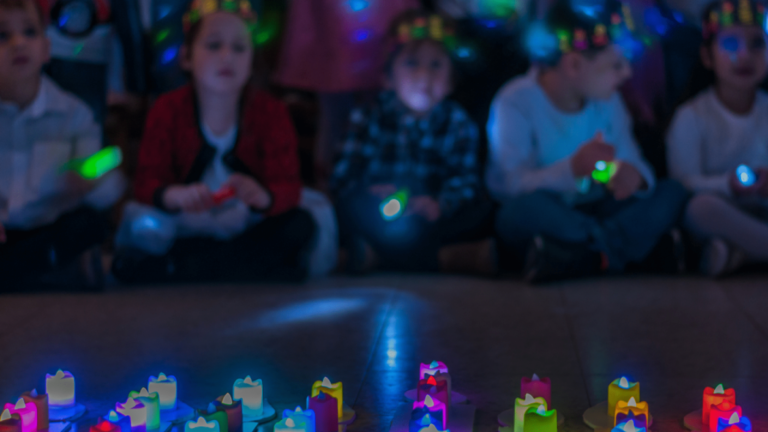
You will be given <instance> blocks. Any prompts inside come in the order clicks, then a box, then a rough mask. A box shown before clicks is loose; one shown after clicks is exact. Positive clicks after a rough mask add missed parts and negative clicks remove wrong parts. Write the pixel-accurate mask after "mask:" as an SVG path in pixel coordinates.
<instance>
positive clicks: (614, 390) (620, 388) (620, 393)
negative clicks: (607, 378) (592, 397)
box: [608, 377, 640, 418]
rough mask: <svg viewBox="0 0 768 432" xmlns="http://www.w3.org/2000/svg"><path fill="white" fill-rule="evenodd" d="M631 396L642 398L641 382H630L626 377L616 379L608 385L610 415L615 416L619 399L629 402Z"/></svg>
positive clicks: (637, 399)
mask: <svg viewBox="0 0 768 432" xmlns="http://www.w3.org/2000/svg"><path fill="white" fill-rule="evenodd" d="M631 398H635V400H636V401H639V400H640V383H639V382H629V380H628V379H627V378H625V377H621V378H619V379H616V380H614V381H613V382H612V383H611V385H609V386H608V416H609V417H611V418H613V417H614V415H615V414H616V404H617V403H619V401H624V402H629V400H630V399H631Z"/></svg>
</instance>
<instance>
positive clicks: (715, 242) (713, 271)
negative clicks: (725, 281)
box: [701, 238, 747, 278]
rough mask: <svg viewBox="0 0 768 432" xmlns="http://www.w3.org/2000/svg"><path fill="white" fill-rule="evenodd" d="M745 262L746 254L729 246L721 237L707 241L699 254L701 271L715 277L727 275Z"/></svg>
mask: <svg viewBox="0 0 768 432" xmlns="http://www.w3.org/2000/svg"><path fill="white" fill-rule="evenodd" d="M746 262H747V257H746V254H745V253H744V252H743V251H741V250H740V249H738V248H735V247H732V246H729V245H728V243H726V242H725V240H723V239H719V238H713V239H712V240H710V241H709V242H708V243H707V246H706V247H705V248H704V252H703V253H702V255H701V272H702V273H704V274H705V275H707V276H709V277H712V278H717V277H723V276H727V275H729V274H731V273H733V272H735V271H736V270H738V269H739V268H741V267H742V266H743V265H744V264H746Z"/></svg>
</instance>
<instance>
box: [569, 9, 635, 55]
mask: <svg viewBox="0 0 768 432" xmlns="http://www.w3.org/2000/svg"><path fill="white" fill-rule="evenodd" d="M605 21H606V20H605V19H603V20H598V22H597V23H595V25H594V26H592V27H591V28H589V27H588V28H576V29H574V30H573V33H572V34H571V33H569V32H568V31H558V32H557V39H558V43H559V48H560V51H561V52H563V53H567V52H571V51H586V50H588V49H590V48H603V47H605V46H607V45H609V44H610V43H612V42H613V41H614V40H615V39H617V38H619V37H620V36H621V34H622V33H625V32H627V31H629V32H632V31H634V30H635V22H634V19H633V18H632V12H631V10H630V8H629V6H628V5H626V4H623V5H621V10H620V11H615V12H613V13H611V14H610V20H608V22H605Z"/></svg>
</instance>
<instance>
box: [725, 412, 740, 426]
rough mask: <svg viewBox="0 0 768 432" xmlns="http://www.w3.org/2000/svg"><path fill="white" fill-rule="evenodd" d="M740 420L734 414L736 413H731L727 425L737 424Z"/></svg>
mask: <svg viewBox="0 0 768 432" xmlns="http://www.w3.org/2000/svg"><path fill="white" fill-rule="evenodd" d="M740 420H741V419H739V415H738V414H736V413H733V415H732V416H731V418H730V419H728V424H729V425H733V424H738V423H739V421H740Z"/></svg>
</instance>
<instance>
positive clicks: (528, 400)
mask: <svg viewBox="0 0 768 432" xmlns="http://www.w3.org/2000/svg"><path fill="white" fill-rule="evenodd" d="M523 402H524V403H525V404H526V405H530V404H532V403H534V402H535V400H534V399H533V396H531V394H530V393H526V394H525V400H524V401H523Z"/></svg>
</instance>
